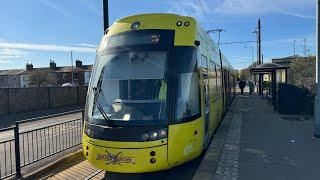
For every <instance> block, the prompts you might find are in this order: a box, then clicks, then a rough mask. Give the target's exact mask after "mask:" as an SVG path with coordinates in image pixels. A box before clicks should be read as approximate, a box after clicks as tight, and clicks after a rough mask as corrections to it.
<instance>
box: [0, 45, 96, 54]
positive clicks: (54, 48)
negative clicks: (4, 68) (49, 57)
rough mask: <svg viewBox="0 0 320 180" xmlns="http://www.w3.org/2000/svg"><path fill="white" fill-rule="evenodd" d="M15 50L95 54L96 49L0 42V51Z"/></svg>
mask: <svg viewBox="0 0 320 180" xmlns="http://www.w3.org/2000/svg"><path fill="white" fill-rule="evenodd" d="M1 48H2V49H15V50H19V49H20V50H32V51H53V52H70V51H75V52H77V53H95V52H96V49H97V48H93V47H79V46H61V45H54V44H29V43H8V42H0V49H1Z"/></svg>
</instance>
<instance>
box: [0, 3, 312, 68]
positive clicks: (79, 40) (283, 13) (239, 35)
mask: <svg viewBox="0 0 320 180" xmlns="http://www.w3.org/2000/svg"><path fill="white" fill-rule="evenodd" d="M159 12H160V13H175V14H180V15H186V16H193V17H195V18H196V19H197V20H198V21H199V23H200V24H202V26H203V28H204V29H206V30H210V29H216V28H221V29H224V30H225V31H224V32H222V33H221V43H222V44H221V50H222V52H223V53H224V54H225V56H226V57H227V58H228V59H229V61H230V62H231V64H232V65H233V66H234V67H235V68H236V69H241V68H245V67H247V66H248V65H250V64H251V63H252V55H253V57H254V60H255V59H256V51H257V50H256V43H241V44H228V43H230V42H239V41H255V40H256V34H254V33H252V31H253V30H254V29H255V28H256V27H257V21H258V19H259V18H260V19H261V27H262V28H261V36H262V53H263V55H264V61H265V62H267V61H269V60H270V59H271V58H280V57H286V56H292V55H293V54H294V45H293V44H294V41H296V54H298V55H301V56H303V55H304V39H305V38H306V39H307V43H306V46H307V49H308V52H307V54H311V55H314V54H315V36H316V35H315V31H316V19H315V17H316V0H268V1H266V0H174V1H173V0H161V1H155V0H109V14H110V22H111V23H112V22H114V21H115V20H117V19H120V18H122V17H125V16H128V15H133V14H140V13H159ZM102 35H103V20H102V0H67V1H65V0H28V1H21V0H1V2H0V70H2V69H18V68H25V65H26V63H32V64H33V65H34V67H47V66H48V65H49V61H50V59H52V60H54V61H55V62H56V63H57V66H64V65H70V64H71V58H70V54H71V53H70V51H73V58H74V60H76V59H80V60H82V61H83V63H84V64H92V63H93V62H94V60H95V51H96V48H97V46H98V44H99V42H100V40H101V37H102ZM211 37H212V39H213V40H214V41H215V42H217V39H218V36H217V34H211ZM224 43H227V44H224ZM252 49H253V53H252Z"/></svg>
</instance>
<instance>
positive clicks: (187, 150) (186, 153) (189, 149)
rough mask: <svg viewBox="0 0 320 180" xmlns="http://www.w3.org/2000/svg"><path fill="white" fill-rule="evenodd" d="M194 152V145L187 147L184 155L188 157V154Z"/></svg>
mask: <svg viewBox="0 0 320 180" xmlns="http://www.w3.org/2000/svg"><path fill="white" fill-rule="evenodd" d="M192 152H193V145H192V144H189V145H187V146H186V147H185V148H184V149H183V153H184V155H185V156H186V155H188V154H190V153H192Z"/></svg>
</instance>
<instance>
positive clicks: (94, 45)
mask: <svg viewBox="0 0 320 180" xmlns="http://www.w3.org/2000/svg"><path fill="white" fill-rule="evenodd" d="M76 45H77V46H83V47H92V48H98V45H96V44H88V43H80V44H76Z"/></svg>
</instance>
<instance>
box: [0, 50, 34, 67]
mask: <svg viewBox="0 0 320 180" xmlns="http://www.w3.org/2000/svg"><path fill="white" fill-rule="evenodd" d="M28 55H30V53H29V52H26V51H23V50H18V49H0V64H12V63H13V61H14V60H17V59H19V60H26V59H27V56H28Z"/></svg>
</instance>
